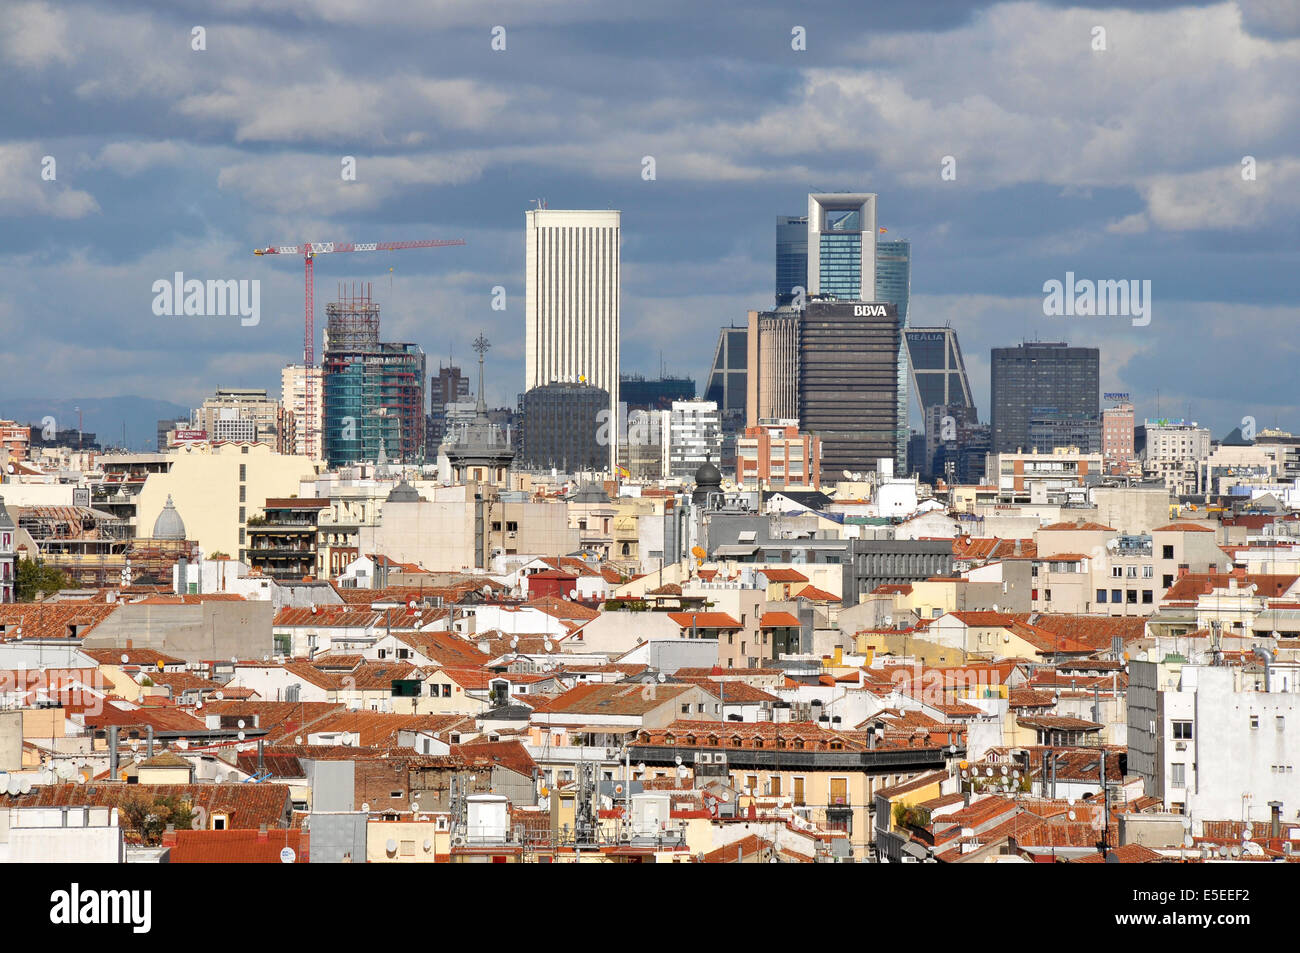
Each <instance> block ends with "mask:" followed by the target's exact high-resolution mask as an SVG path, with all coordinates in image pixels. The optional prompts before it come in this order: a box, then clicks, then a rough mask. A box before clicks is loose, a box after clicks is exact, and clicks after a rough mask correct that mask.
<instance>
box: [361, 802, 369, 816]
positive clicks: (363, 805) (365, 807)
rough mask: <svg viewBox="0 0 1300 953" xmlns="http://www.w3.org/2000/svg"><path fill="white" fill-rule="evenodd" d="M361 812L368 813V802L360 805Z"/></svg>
mask: <svg viewBox="0 0 1300 953" xmlns="http://www.w3.org/2000/svg"><path fill="white" fill-rule="evenodd" d="M361 810H363V811H366V812H367V813H368V812H369V811H370V802H369V801H366V802H364V803H363V804H362V805H361Z"/></svg>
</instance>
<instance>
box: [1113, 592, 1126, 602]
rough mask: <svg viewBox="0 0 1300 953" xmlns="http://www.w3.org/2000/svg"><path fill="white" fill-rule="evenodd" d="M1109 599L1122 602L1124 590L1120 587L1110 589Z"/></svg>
mask: <svg viewBox="0 0 1300 953" xmlns="http://www.w3.org/2000/svg"><path fill="white" fill-rule="evenodd" d="M1110 601H1111V602H1123V601H1124V590H1122V589H1112V590H1111V591H1110Z"/></svg>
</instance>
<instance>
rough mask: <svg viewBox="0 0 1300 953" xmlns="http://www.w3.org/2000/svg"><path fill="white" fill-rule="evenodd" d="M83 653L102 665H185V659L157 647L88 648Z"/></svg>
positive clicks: (148, 666) (155, 666)
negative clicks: (166, 653)
mask: <svg viewBox="0 0 1300 953" xmlns="http://www.w3.org/2000/svg"><path fill="white" fill-rule="evenodd" d="M81 652H82V654H83V655H89V656H90V657H91V658H93V659H94V660H95V661H96V662H98V663H99V664H100V665H123V664H125V665H139V666H141V667H143V668H153V669H156V668H157V667H158V663H159V662H162V663H163V664H164V665H184V664H185V660H184V659H178V658H176V657H175V656H174V655H164V654H163V653H162V652H159V651H157V650H156V649H87V648H83V649H82V650H81ZM123 655H125V656H126V662H123V661H122V656H123Z"/></svg>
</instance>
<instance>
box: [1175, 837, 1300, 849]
mask: <svg viewBox="0 0 1300 953" xmlns="http://www.w3.org/2000/svg"><path fill="white" fill-rule="evenodd" d="M1195 843H1196V838H1194V837H1192V835H1191V834H1186V835H1184V836H1183V846H1184V847H1191V846H1192V845H1193V844H1195ZM1287 846H1288V847H1290V846H1291V845H1290V844H1288V845H1287Z"/></svg>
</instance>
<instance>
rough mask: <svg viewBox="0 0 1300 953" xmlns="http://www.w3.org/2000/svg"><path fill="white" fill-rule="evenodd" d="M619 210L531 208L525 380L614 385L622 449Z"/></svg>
mask: <svg viewBox="0 0 1300 953" xmlns="http://www.w3.org/2000/svg"><path fill="white" fill-rule="evenodd" d="M620 216H621V213H620V212H616V211H573V210H564V209H547V208H540V209H533V210H532V211H529V212H525V213H524V218H525V225H526V229H527V233H528V234H527V241H526V245H525V253H524V254H525V257H524V267H525V271H526V280H525V292H524V311H525V321H526V324H525V341H524V346H525V368H524V388H525V390H532V389H533V388H534V387H541V386H543V385H545V384H551V383H555V382H557V381H559V382H564V383H586V384H590V385H592V386H593V387H599V388H602V389H604V390H606V391H608V392H609V409H610V414H611V418H610V421H611V426H609V427H608V428H606V430H607V432H608V433H609V434H610V435H611V439H610V446H609V466H610V469H611V471H612V470H613V468H614V466H615V463H616V461H617V459H618V457H617V452H618V451H617V447H616V446H615V444H616V442H617V441H616V440H615V439H613V435H616V434H617V433H618V427H617V425H616V424H617V419H618V416H617V415H618V368H619V363H618V347H619V227H620Z"/></svg>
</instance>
